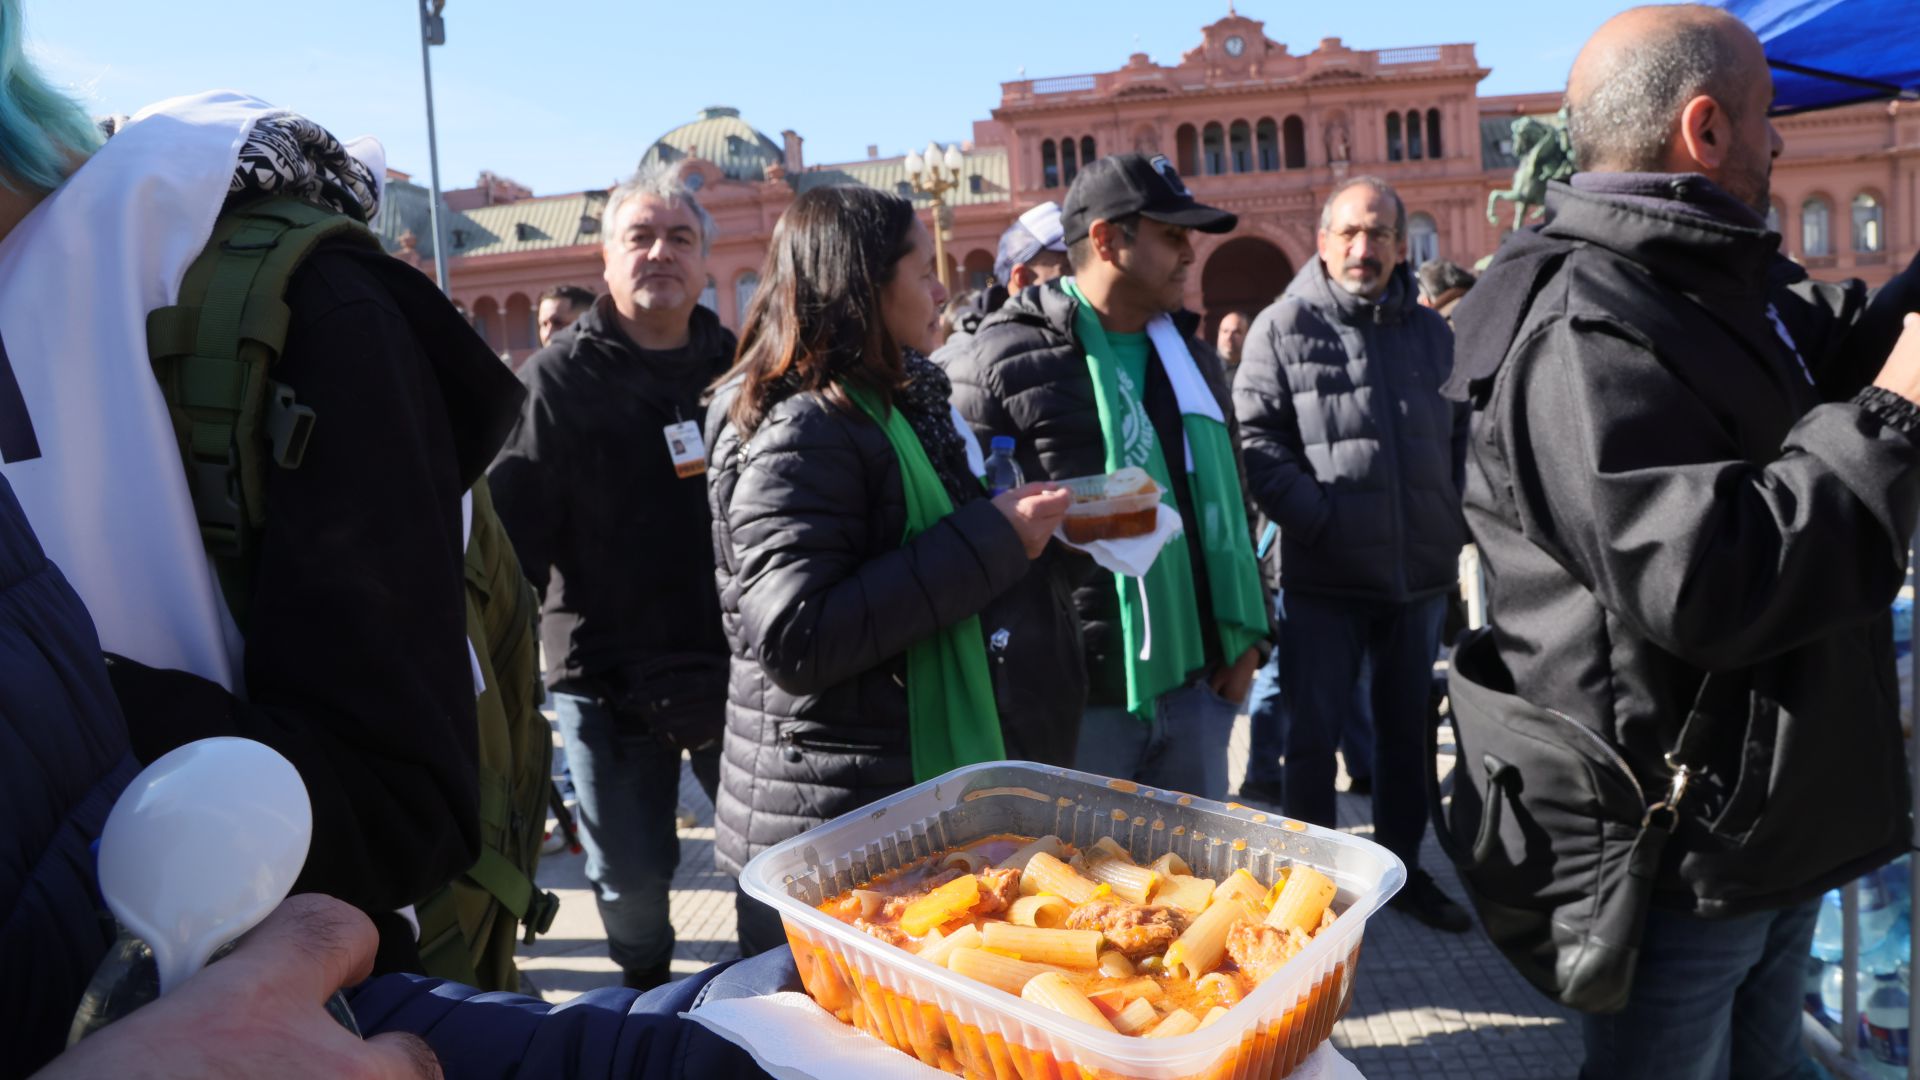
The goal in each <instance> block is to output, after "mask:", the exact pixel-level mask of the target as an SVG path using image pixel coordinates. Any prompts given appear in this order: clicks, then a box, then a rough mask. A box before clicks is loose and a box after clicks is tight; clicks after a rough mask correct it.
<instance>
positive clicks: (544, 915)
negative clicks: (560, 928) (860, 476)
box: [521, 889, 560, 945]
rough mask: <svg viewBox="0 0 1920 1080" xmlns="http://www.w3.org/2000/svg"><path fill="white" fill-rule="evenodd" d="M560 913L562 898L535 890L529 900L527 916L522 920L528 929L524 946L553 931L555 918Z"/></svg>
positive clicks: (523, 940) (541, 890) (523, 939)
mask: <svg viewBox="0 0 1920 1080" xmlns="http://www.w3.org/2000/svg"><path fill="white" fill-rule="evenodd" d="M559 913H560V898H559V897H558V896H556V895H554V894H553V893H551V892H548V891H546V890H544V889H535V890H534V892H533V895H532V896H531V897H528V898H527V914H526V917H525V918H523V919H522V920H521V923H522V924H523V925H524V926H525V927H526V931H527V932H526V936H525V937H523V938H521V942H522V943H523V944H527V945H531V944H533V939H534V938H535V937H536V936H538V935H540V934H544V933H546V932H547V931H549V930H551V929H553V917H554V916H555V915H558V914H559Z"/></svg>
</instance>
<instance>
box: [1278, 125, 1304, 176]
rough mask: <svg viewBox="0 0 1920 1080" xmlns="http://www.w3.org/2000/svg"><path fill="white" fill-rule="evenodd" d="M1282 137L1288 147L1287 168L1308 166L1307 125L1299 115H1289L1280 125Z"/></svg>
mask: <svg viewBox="0 0 1920 1080" xmlns="http://www.w3.org/2000/svg"><path fill="white" fill-rule="evenodd" d="M1280 133H1281V138H1282V139H1283V140H1284V141H1285V142H1286V147H1287V159H1286V160H1287V168H1289V169H1304V168H1306V167H1307V125H1306V122H1305V121H1304V120H1301V119H1300V118H1299V117H1297V116H1289V117H1287V122H1286V123H1284V124H1282V125H1280Z"/></svg>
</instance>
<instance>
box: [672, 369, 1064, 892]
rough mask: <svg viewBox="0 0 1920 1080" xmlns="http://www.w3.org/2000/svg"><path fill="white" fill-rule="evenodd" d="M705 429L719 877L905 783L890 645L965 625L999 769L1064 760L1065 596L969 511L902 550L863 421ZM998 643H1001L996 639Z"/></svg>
mask: <svg viewBox="0 0 1920 1080" xmlns="http://www.w3.org/2000/svg"><path fill="white" fill-rule="evenodd" d="M733 399H734V388H733V387H728V388H724V389H723V390H722V391H721V392H720V393H719V394H718V395H717V396H716V398H715V400H714V402H713V405H712V408H711V411H710V419H709V422H708V425H707V427H708V445H709V447H710V448H711V454H712V456H711V472H710V476H709V490H710V498H711V501H712V507H713V519H714V533H713V535H714V541H713V542H714V552H715V561H716V562H717V564H718V565H717V568H716V573H717V575H718V581H719V588H720V606H721V610H722V612H723V618H724V622H725V627H726V633H727V639H728V641H729V642H730V643H731V644H732V647H733V665H732V674H731V678H730V685H729V687H728V695H727V696H728V705H727V734H726V739H725V743H724V746H725V751H724V754H723V756H722V760H721V765H720V797H719V800H718V806H717V808H716V811H715V824H716V827H717V830H718V834H719V840H718V845H717V847H718V851H717V854H718V862H719V864H720V866H721V868H722V869H724V870H726V871H728V872H729V873H735V874H737V873H739V872H740V869H741V867H743V866H745V865H746V862H747V860H748V859H750V858H752V857H753V856H754V855H755V854H757V853H759V852H760V851H761V850H762V849H764V848H767V847H769V846H771V845H773V844H777V843H779V842H781V841H783V840H786V839H788V838H790V837H792V836H795V835H797V834H799V833H801V832H804V831H806V830H807V829H809V828H812V827H813V826H815V825H818V824H820V823H822V822H824V821H827V820H828V819H830V818H833V817H836V816H838V815H840V814H843V813H846V812H847V811H850V810H854V809H856V808H858V807H860V806H863V805H865V804H867V803H869V802H872V801H873V800H874V799H877V798H880V797H882V796H884V795H889V794H892V793H893V792H896V791H899V790H900V789H902V788H905V787H908V786H910V785H911V784H912V782H913V770H912V763H911V760H910V753H911V751H910V746H909V741H908V726H909V725H908V716H907V693H906V682H905V680H906V656H907V648H908V647H909V646H910V645H913V644H915V643H917V642H920V641H923V640H925V639H926V638H928V637H930V636H932V635H933V634H934V632H936V631H937V630H940V629H942V628H944V627H947V626H951V625H953V624H954V623H956V622H958V621H960V620H961V619H964V618H966V617H967V616H969V615H976V614H977V615H980V616H981V630H982V632H983V633H984V634H985V635H986V637H987V639H988V659H989V662H990V663H991V664H992V666H993V671H994V692H995V699H996V703H997V704H998V705H999V707H1000V715H1001V731H1002V734H1003V736H1004V737H1005V740H1006V742H1007V753H1008V755H1009V756H1010V757H1021V756H1031V757H1038V758H1042V759H1043V760H1050V761H1053V762H1056V763H1060V764H1065V763H1066V760H1067V759H1069V758H1070V757H1071V753H1072V747H1073V745H1074V741H1075V738H1076V737H1077V734H1078V730H1079V717H1080V712H1081V709H1082V707H1083V705H1084V703H1085V689H1086V688H1085V683H1084V681H1083V680H1082V677H1081V676H1080V673H1079V669H1078V666H1077V663H1076V661H1077V657H1078V651H1079V639H1078V636H1077V633H1076V629H1077V628H1076V625H1075V621H1074V618H1073V613H1072V611H1071V609H1070V608H1069V607H1068V605H1067V598H1066V596H1065V595H1064V594H1062V593H1057V592H1055V591H1054V590H1053V588H1052V582H1051V581H1050V580H1049V579H1048V578H1047V577H1046V576H1045V575H1043V574H1040V573H1037V572H1035V573H1029V572H1028V571H1029V566H1030V563H1029V561H1028V559H1027V556H1026V550H1025V548H1024V547H1022V545H1021V543H1020V538H1019V535H1018V534H1017V533H1015V532H1014V530H1013V527H1012V526H1011V525H1010V524H1008V522H1007V520H1006V518H1005V517H1003V516H1002V515H1001V513H1000V511H999V510H998V509H996V508H995V507H994V506H993V504H992V503H991V502H989V501H988V500H986V499H985V498H984V497H983V498H980V499H977V500H975V501H972V502H968V503H965V504H963V505H960V506H958V507H956V508H955V510H954V512H953V513H952V514H950V515H948V516H947V517H945V518H943V519H941V520H940V521H939V522H937V523H935V524H934V525H933V526H932V527H930V528H928V529H927V530H926V531H925V532H923V533H921V534H920V535H919V536H917V537H915V538H914V539H913V540H911V541H909V542H907V543H905V544H902V543H901V537H902V536H903V535H904V533H905V530H906V524H907V510H906V497H905V491H904V489H903V487H902V486H901V478H900V465H899V460H898V458H897V457H896V455H895V454H894V451H893V446H892V444H891V443H889V442H888V441H887V436H886V433H885V432H884V431H882V430H881V428H880V426H879V425H878V424H875V423H874V422H873V421H872V420H871V419H869V418H868V417H867V416H866V414H864V413H862V412H859V411H857V410H853V409H849V408H843V407H839V406H835V405H833V404H830V403H828V402H827V401H825V400H824V399H822V398H820V397H818V396H815V395H811V394H798V395H795V396H793V397H790V398H788V399H787V400H785V401H784V402H781V403H780V404H779V405H777V406H775V407H774V408H773V409H772V410H771V411H770V412H769V414H768V415H767V417H766V419H765V420H763V421H762V422H761V424H760V426H759V428H758V429H757V430H756V431H755V432H754V433H753V436H752V438H750V439H748V440H746V441H745V442H743V441H742V440H741V438H740V435H739V431H738V429H736V428H735V427H734V426H733V424H732V423H731V422H730V421H728V420H727V417H726V412H727V409H728V408H729V407H731V405H732V402H733ZM1003 630H1004V631H1005V632H1006V636H1005V638H1004V639H1003V638H1001V636H1000V634H1001V631H1003Z"/></svg>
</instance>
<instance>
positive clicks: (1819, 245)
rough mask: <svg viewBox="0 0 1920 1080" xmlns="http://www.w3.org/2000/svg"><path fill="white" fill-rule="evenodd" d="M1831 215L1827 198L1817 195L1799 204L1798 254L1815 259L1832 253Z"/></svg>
mask: <svg viewBox="0 0 1920 1080" xmlns="http://www.w3.org/2000/svg"><path fill="white" fill-rule="evenodd" d="M1831 217H1832V211H1831V210H1829V209H1828V208H1827V200H1825V199H1823V198H1821V197H1820V196H1818V195H1815V196H1814V197H1813V198H1811V199H1808V200H1807V201H1806V202H1804V203H1801V204H1800V254H1802V255H1805V256H1807V257H1809V258H1816V259H1817V258H1819V257H1821V256H1823V255H1831V254H1833V224H1832V221H1831Z"/></svg>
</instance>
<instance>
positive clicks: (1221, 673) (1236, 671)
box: [1207, 646, 1260, 703]
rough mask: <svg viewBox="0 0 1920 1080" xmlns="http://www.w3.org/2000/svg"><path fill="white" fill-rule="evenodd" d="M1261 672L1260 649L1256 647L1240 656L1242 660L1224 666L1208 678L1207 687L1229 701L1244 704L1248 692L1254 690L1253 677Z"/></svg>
mask: <svg viewBox="0 0 1920 1080" xmlns="http://www.w3.org/2000/svg"><path fill="white" fill-rule="evenodd" d="M1259 670H1260V648H1259V646H1254V647H1253V648H1250V649H1248V650H1247V651H1246V652H1243V653H1241V654H1240V659H1238V660H1235V661H1234V662H1233V663H1231V664H1223V665H1221V666H1220V667H1218V668H1215V669H1214V672H1213V674H1211V675H1209V676H1207V685H1208V686H1211V687H1213V692H1214V693H1216V694H1219V695H1220V696H1221V697H1222V698H1224V699H1226V700H1227V701H1231V702H1235V703H1244V702H1245V701H1246V700H1247V693H1248V691H1250V690H1252V689H1253V676H1254V673H1255V672H1258V671H1259Z"/></svg>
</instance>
